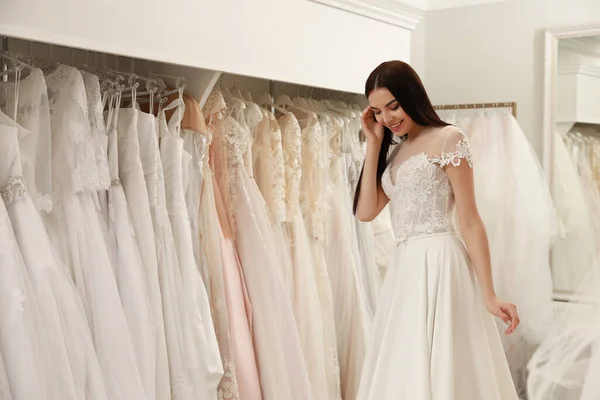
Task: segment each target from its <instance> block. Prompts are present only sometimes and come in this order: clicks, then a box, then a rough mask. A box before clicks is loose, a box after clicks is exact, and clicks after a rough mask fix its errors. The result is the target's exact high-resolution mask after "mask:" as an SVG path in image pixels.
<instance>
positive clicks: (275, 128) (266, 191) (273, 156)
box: [252, 110, 286, 223]
mask: <svg viewBox="0 0 600 400" xmlns="http://www.w3.org/2000/svg"><path fill="white" fill-rule="evenodd" d="M252 154H253V158H254V160H253V162H254V171H255V174H254V178H255V180H256V183H257V184H258V187H259V189H260V191H261V193H262V194H263V197H264V198H265V201H266V203H267V207H268V208H269V211H271V216H272V217H273V222H275V223H281V222H284V221H285V219H286V215H285V214H286V206H285V183H286V182H285V162H284V156H283V148H282V143H281V127H280V126H279V123H277V120H276V119H275V116H274V115H273V114H271V113H270V112H268V111H266V110H263V120H262V122H261V123H260V124H259V125H258V127H257V128H256V131H255V138H254V144H253V145H252Z"/></svg>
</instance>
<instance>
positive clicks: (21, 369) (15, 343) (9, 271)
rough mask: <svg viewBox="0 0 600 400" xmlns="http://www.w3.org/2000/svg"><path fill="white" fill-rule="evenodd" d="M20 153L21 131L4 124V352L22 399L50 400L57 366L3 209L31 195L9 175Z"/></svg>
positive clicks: (0, 322) (0, 310) (0, 253)
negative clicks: (49, 351)
mask: <svg viewBox="0 0 600 400" xmlns="http://www.w3.org/2000/svg"><path fill="white" fill-rule="evenodd" d="M18 152H19V147H18V141H17V129H16V128H9V127H6V126H2V125H0V159H1V160H2V161H1V162H0V195H1V198H0V266H1V268H0V351H1V352H2V355H3V358H4V366H5V367H6V372H7V377H8V382H10V388H11V390H12V394H13V395H14V396H15V397H16V398H17V399H49V398H53V396H52V397H49V395H50V393H49V389H51V388H52V387H50V386H47V385H46V382H45V375H46V373H48V374H49V375H51V371H48V369H50V368H52V364H51V357H49V356H46V354H45V353H46V352H47V349H46V347H45V346H44V345H45V343H44V339H45V337H44V336H45V330H44V327H43V324H42V319H41V315H40V311H39V309H38V301H37V298H36V296H35V294H34V291H33V288H32V285H31V282H30V281H29V276H28V274H27V271H26V269H25V265H24V262H23V258H22V256H21V252H20V250H19V247H18V244H17V241H16V239H15V237H14V233H13V228H12V224H11V222H10V219H9V216H8V213H7V211H6V208H5V205H4V203H5V202H7V203H9V202H10V203H14V202H16V201H18V200H19V199H20V196H22V195H23V196H24V195H25V194H26V193H27V189H26V188H25V185H24V183H23V180H22V178H21V177H17V176H11V174H10V172H12V171H11V169H12V168H11V163H15V162H16V163H18V162H19V157H18ZM18 167H20V166H18ZM19 178H20V180H19ZM48 383H51V382H50V381H49V382H48Z"/></svg>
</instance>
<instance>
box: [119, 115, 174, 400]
mask: <svg viewBox="0 0 600 400" xmlns="http://www.w3.org/2000/svg"><path fill="white" fill-rule="evenodd" d="M138 114H141V113H140V112H139V111H138V110H136V109H133V108H126V109H120V110H119V120H118V121H117V137H118V141H117V143H118V153H119V159H118V164H119V181H120V182H121V185H122V186H123V190H124V191H125V196H126V198H127V203H128V205H129V212H130V217H131V225H132V226H133V230H134V233H135V239H136V242H137V245H138V249H139V252H140V256H141V260H142V265H143V266H144V270H145V271H146V283H147V286H146V287H147V289H148V297H149V299H150V306H151V309H152V317H153V318H152V320H153V323H154V326H153V336H154V339H155V344H154V346H155V354H156V372H155V378H156V399H157V400H170V399H171V375H170V373H169V362H168V358H167V344H166V338H165V320H164V318H163V293H162V292H161V286H160V284H159V271H158V261H157V250H156V242H155V239H154V227H153V223H152V215H151V211H150V201H149V199H148V189H147V187H146V179H145V177H144V170H143V167H142V162H141V155H140V145H139V142H138V138H137V124H138ZM148 117H149V118H150V120H151V121H152V123H153V121H154V117H153V116H148ZM165 310H167V311H168V309H165Z"/></svg>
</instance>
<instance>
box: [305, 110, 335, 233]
mask: <svg viewBox="0 0 600 400" xmlns="http://www.w3.org/2000/svg"><path fill="white" fill-rule="evenodd" d="M322 132H323V131H322V130H321V125H319V122H318V120H317V117H316V115H312V116H311V121H309V123H308V124H307V126H306V127H305V128H304V129H303V130H302V139H303V141H302V177H301V192H300V206H301V209H302V214H303V215H304V218H305V219H306V220H307V222H308V224H307V225H308V231H309V233H310V234H311V236H312V237H314V238H316V239H318V240H323V239H324V237H325V235H324V225H323V207H324V206H323V204H324V199H325V187H324V184H323V182H324V181H326V180H324V177H325V174H327V171H329V161H328V160H327V158H326V157H328V155H327V154H328V153H325V144H327V146H326V147H327V148H328V147H329V144H328V142H327V141H323V137H322V135H323V133H322ZM325 179H326V178H325Z"/></svg>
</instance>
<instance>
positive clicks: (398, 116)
mask: <svg viewBox="0 0 600 400" xmlns="http://www.w3.org/2000/svg"><path fill="white" fill-rule="evenodd" d="M366 95H367V97H368V99H369V104H370V106H369V107H367V108H366V109H365V111H364V112H363V117H362V123H363V131H364V133H365V137H366V138H367V154H366V159H365V163H364V166H363V171H362V176H361V180H360V181H359V184H358V188H357V191H356V197H355V202H354V205H355V213H356V215H357V217H358V218H359V219H361V220H363V221H369V220H372V219H373V218H375V217H376V216H377V215H378V214H379V213H380V211H381V210H382V209H383V208H384V207H385V206H386V205H387V204H388V203H389V204H390V212H391V216H392V226H393V229H394V234H395V236H396V240H397V241H398V246H397V249H396V253H395V256H394V259H393V261H392V263H391V265H390V267H389V268H388V272H387V274H386V279H385V283H384V285H383V288H382V292H381V295H380V299H379V304H380V306H379V307H378V308H377V313H376V315H375V321H374V326H373V330H372V332H371V343H370V346H369V348H368V350H367V355H366V358H365V365H364V369H363V375H362V379H361V385H360V389H359V392H358V397H357V399H358V400H374V399H378V400H392V399H394V400H397V399H401V400H404V399H406V400H408V399H420V400H433V399H442V398H443V399H448V400H459V399H460V400H478V399H493V400H516V399H517V394H516V391H515V388H514V384H513V382H512V378H511V375H510V372H509V369H508V364H507V362H506V358H505V356H504V351H503V348H502V344H501V341H500V336H499V334H498V331H497V327H496V324H495V321H494V318H493V316H496V317H498V318H500V319H502V320H503V321H504V322H505V323H506V324H507V329H506V334H511V333H513V332H514V330H515V328H516V327H517V326H518V324H519V316H518V313H517V310H516V307H515V305H514V304H510V303H505V302H502V301H500V300H499V299H498V298H497V297H496V293H495V290H494V285H493V282H492V274H491V266H490V255H489V248H488V242H487V236H486V232H485V228H484V226H483V222H482V220H481V217H480V216H479V212H478V210H477V205H476V203H475V192H474V184H473V170H472V167H473V163H472V158H471V152H470V148H469V144H468V141H467V138H466V136H465V135H464V133H463V132H462V131H461V130H460V129H458V128H456V127H455V126H452V125H449V124H447V123H446V122H444V121H442V120H441V119H440V118H439V116H438V115H437V113H436V112H435V110H434V109H433V107H432V105H431V102H430V101H429V98H428V96H427V93H426V92H425V89H424V87H423V84H422V83H421V80H420V79H419V77H418V75H417V74H416V73H415V71H414V70H413V69H412V68H411V67H410V66H409V65H408V64H405V63H403V62H400V61H393V62H388V63H384V64H382V65H380V66H379V67H378V68H377V69H375V71H373V73H372V74H371V76H369V79H368V80H367V84H366ZM394 136H396V137H399V138H401V139H400V141H399V144H397V146H396V148H395V149H394V151H392V152H391V153H390V151H389V150H390V146H391V145H392V144H393V143H395V141H394ZM455 210H456V212H457V216H458V222H459V227H460V233H459V232H458V230H457V228H456V227H455V226H454V223H453V214H454V211H455ZM459 235H460V236H462V240H461V238H460V237H459ZM463 241H464V244H463ZM475 277H477V278H478V281H477V280H476V278H475ZM486 309H487V311H486ZM390 371H393V376H392V375H391V374H390ZM467 382H468V384H463V383H467Z"/></svg>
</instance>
